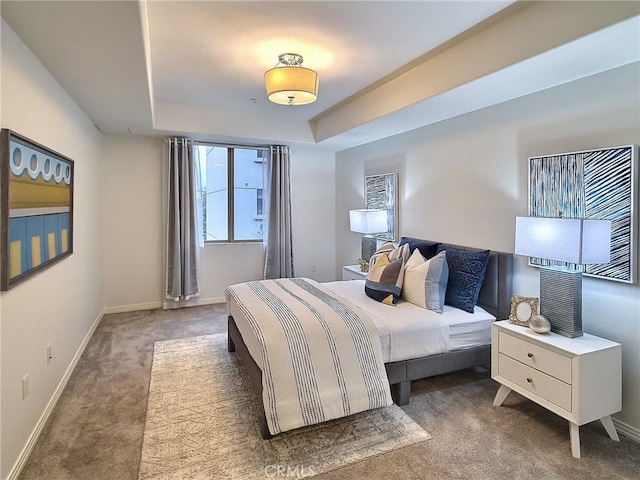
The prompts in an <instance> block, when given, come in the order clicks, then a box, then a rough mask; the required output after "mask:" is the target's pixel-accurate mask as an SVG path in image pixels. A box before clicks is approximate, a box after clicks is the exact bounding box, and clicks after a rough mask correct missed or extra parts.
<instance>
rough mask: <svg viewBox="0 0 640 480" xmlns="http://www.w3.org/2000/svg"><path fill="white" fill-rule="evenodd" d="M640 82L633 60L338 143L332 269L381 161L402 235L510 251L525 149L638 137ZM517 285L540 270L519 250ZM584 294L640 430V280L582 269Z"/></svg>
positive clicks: (626, 411)
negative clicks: (616, 354) (609, 343)
mask: <svg viewBox="0 0 640 480" xmlns="http://www.w3.org/2000/svg"><path fill="white" fill-rule="evenodd" d="M639 85H640V68H639V65H638V64H635V65H630V66H627V67H622V68H619V69H617V70H613V71H610V72H607V73H603V74H600V75H597V76H593V77H590V78H586V79H582V80H579V81H576V82H572V83H569V84H566V85H563V86H560V87H556V88H554V89H550V90H547V91H545V92H541V93H537V94H534V95H530V96H528V97H524V98H521V99H518V100H513V101H510V102H507V103H504V104H501V105H497V106H494V107H490V108H486V109H484V110H480V111H477V112H474V113H471V114H468V115H464V116H461V117H458V118H455V119H451V120H448V121H444V122H440V123H438V124H435V125H432V126H428V127H423V128H421V129H418V130H414V131H412V132H408V133H405V134H402V135H397V136H394V137H390V138H387V139H384V140H381V141H378V142H374V143H371V144H367V145H364V146H361V147H358V148H354V149H350V150H346V151H344V152H340V153H338V154H337V156H336V225H337V226H336V228H337V235H336V252H337V264H336V270H338V269H339V268H340V266H341V265H344V264H348V263H353V259H354V258H357V255H358V251H359V237H358V236H357V235H354V234H353V233H351V232H349V228H348V221H347V219H346V212H347V211H348V210H349V209H350V208H354V207H358V206H360V205H362V195H363V192H362V188H363V187H362V183H363V176H364V175H365V174H370V173H381V172H384V171H396V172H398V174H399V216H400V218H399V222H400V226H399V229H400V233H401V235H407V236H415V237H420V238H426V239H431V240H440V241H445V242H451V243H457V244H463V245H471V246H476V247H483V248H491V249H496V250H503V251H508V252H513V242H514V217H515V216H516V215H526V214H527V170H526V168H527V159H528V157H530V156H534V155H540V154H546V153H548V154H553V153H560V152H567V151H575V150H584V149H591V148H598V147H608V146H614V145H628V144H633V143H635V144H638V143H640V87H639ZM639 210H640V209H639ZM636 215H637V213H636ZM637 238H638V237H637ZM513 288H514V292H515V293H520V294H522V295H533V296H538V294H539V291H538V289H539V281H538V271H537V270H536V269H535V268H532V267H528V266H527V265H526V260H525V259H522V258H518V257H516V265H515V280H514V285H513ZM583 301H584V308H583V311H584V329H585V331H587V332H589V333H593V334H596V335H600V336H603V337H606V338H609V339H611V340H615V341H618V342H620V343H621V344H622V352H623V353H622V355H623V410H622V412H621V413H619V414H617V415H616V416H615V417H616V418H617V420H618V421H620V422H623V423H624V424H625V425H626V426H628V427H630V428H631V431H632V433H633V434H635V435H640V285H639V284H638V283H636V284H635V285H626V284H620V283H616V282H611V281H606V280H598V279H593V278H585V279H584V288H583Z"/></svg>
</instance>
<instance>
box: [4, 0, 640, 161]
mask: <svg viewBox="0 0 640 480" xmlns="http://www.w3.org/2000/svg"><path fill="white" fill-rule="evenodd" d="M555 8H559V7H555ZM0 9H1V13H2V17H3V18H4V19H5V20H6V21H7V23H8V24H9V25H10V26H11V27H12V28H13V29H14V31H15V32H16V33H17V34H18V35H19V36H20V37H21V38H22V40H23V41H24V42H25V44H26V45H27V46H28V47H29V48H30V49H31V50H32V51H33V52H34V53H35V55H36V56H37V57H38V58H39V59H40V60H41V62H42V63H43V64H44V66H45V67H46V68H47V69H48V70H49V71H50V72H51V73H52V75H53V76H54V77H55V78H56V79H57V80H58V81H59V83H60V84H61V85H62V86H63V87H64V88H65V90H66V91H67V92H68V93H69V94H70V95H71V96H72V97H73V98H74V100H75V101H76V102H77V103H78V104H79V105H80V107H81V108H82V109H83V110H84V111H85V112H86V113H87V115H88V116H89V117H90V118H91V120H92V121H93V122H94V123H95V124H96V125H97V126H98V127H99V128H100V129H101V130H102V131H105V132H109V133H133V134H169V133H171V134H179V135H187V136H192V137H197V138H207V139H211V140H218V141H233V142H251V143H273V142H277V143H289V144H299V145H305V144H306V145H318V146H320V147H323V148H328V149H332V150H340V149H344V148H348V147H351V146H354V145H357V144H361V143H364V142H368V141H372V140H375V139H377V138H381V137H384V136H388V135H392V134H395V133H400V132H402V131H406V130H410V129H413V128H417V127H419V126H422V125H425V124H428V123H433V122H435V121H439V120H442V119H444V118H450V117H452V116H455V115H459V114H462V113H466V112H468V111H472V110H474V109H478V108H483V107H485V106H488V105H492V104H495V103H499V102H501V101H505V100H508V99H510V98H516V97H518V96H521V95H526V94H529V93H532V92H535V91H538V90H541V89H544V88H549V87H551V86H554V85H558V84H561V83H565V82H567V81H571V80H574V79H576V78H581V77H584V76H586V75H591V74H594V73H598V72H600V71H604V70H607V69H610V68H615V67H617V66H620V65H625V64H628V63H631V62H637V61H638V60H639V59H640V33H639V32H640V17H639V16H637V15H636V16H631V18H630V19H628V20H626V21H622V22H619V21H615V22H614V21H612V20H603V21H602V23H603V24H606V22H607V21H608V22H609V23H611V24H612V25H605V28H600V27H601V26H602V25H599V24H597V22H596V24H594V25H593V26H592V25H586V26H585V28H584V29H582V30H580V29H579V28H578V29H576V31H575V32H569V33H564V32H563V33H562V35H564V36H558V35H560V34H556V33H554V34H553V35H551V37H554V36H558V38H557V39H556V38H553V41H546V40H545V41H541V42H538V40H537V39H536V37H535V36H533V37H530V38H529V39H528V40H527V37H526V35H520V33H521V32H520V31H518V30H516V31H517V32H518V36H513V35H512V37H511V38H513V44H511V41H509V42H505V41H504V37H503V38H502V40H501V39H500V37H499V35H501V33H500V31H501V30H502V31H503V33H502V35H505V33H504V32H505V31H506V30H505V29H506V28H507V27H504V26H502V24H500V23H499V22H501V21H503V19H504V18H508V17H509V16H512V17H510V18H516V17H514V16H517V15H520V16H522V15H523V11H524V12H525V13H527V14H530V15H531V18H532V19H534V20H532V21H531V24H532V26H535V15H534V13H535V11H534V10H533V9H531V8H529V7H527V8H524V7H523V5H522V4H513V2H512V1H440V2H436V1H414V2H397V1H391V2H384V1H368V2H348V1H343V2H330V1H284V2H271V1H254V2H246V1H228V2H218V1H198V2H191V1H159V0H148V1H146V2H136V1H85V2H82V1H80V2H77V1H76V2H64V1H62V2H60V1H29V2H25V1H6V0H3V1H2V3H1V4H0ZM505 9H506V10H505ZM528 9H529V10H531V12H526V10H528ZM569 13H570V14H571V15H572V16H575V12H573V13H571V12H569ZM562 14H563V13H562V12H560V13H558V14H556V15H554V17H560V18H561V16H562ZM599 16H600V17H601V16H602V15H599ZM627 17H628V15H627ZM522 18H524V17H522ZM539 21H540V20H539ZM558 21H560V20H558ZM512 23H513V24H514V26H511V28H516V29H517V28H521V27H518V23H517V22H516V21H515V20H514V21H513V22H512ZM584 23H585V24H586V23H587V22H584ZM545 24H546V23H545ZM487 27H488V29H486V30H485V28H487ZM492 28H493V29H494V30H495V31H496V33H495V34H493V32H492V30H491V29H492ZM555 30H562V29H558V28H556V29H555ZM568 30H570V29H568ZM487 32H489V33H487ZM491 35H494V37H495V38H493V39H492V37H491ZM472 36H473V38H472V41H473V42H474V44H475V45H482V44H483V43H482V42H487V43H486V45H487V48H485V49H484V50H482V51H481V52H479V53H478V54H477V55H471V52H473V50H472V47H469V46H468V45H467V44H465V39H468V38H470V37H472ZM542 36H544V35H543V34H542V32H541V37H542ZM520 37H522V38H520ZM452 39H453V40H452ZM547 40H548V39H547ZM519 42H520V43H519ZM467 43H469V42H467ZM538 43H539V44H538ZM443 44H444V46H443ZM489 47H491V51H489ZM284 52H294V53H299V54H301V55H303V56H304V66H306V67H308V68H312V69H314V70H316V71H317V72H318V73H319V75H320V92H319V98H318V101H316V102H315V103H313V104H310V105H306V106H295V107H289V106H281V105H274V104H272V103H270V102H269V101H268V100H267V99H266V95H265V91H264V83H263V74H264V72H265V71H266V70H268V69H269V68H271V67H273V66H274V65H275V64H276V62H277V57H278V55H279V54H280V53H284ZM436 54H440V55H436ZM456 55H457V56H456ZM500 58H504V59H505V60H504V61H498V60H499V59H500ZM447 62H449V64H447ZM494 64H495V65H494ZM447 65H450V66H449V67H447ZM488 65H490V66H491V68H489V67H488ZM438 66H439V67H438ZM445 67H446V68H445ZM438 68H439V70H438ZM421 71H422V72H423V73H420V72H421ZM425 72H428V74H429V76H428V77H425V76H424V75H425V74H426V73H425ZM420 75H423V77H421V76H420ZM424 78H427V79H428V80H427V81H426V82H425V81H423V80H424ZM425 84H429V85H426V86H425ZM436 87H437V88H436ZM429 89H430V90H429ZM395 90H397V91H398V92H402V91H404V92H403V93H398V92H396V91H395ZM408 97H411V98H408ZM252 99H255V100H252ZM387 99H395V100H393V101H391V100H387Z"/></svg>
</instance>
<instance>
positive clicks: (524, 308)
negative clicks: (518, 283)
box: [509, 293, 540, 327]
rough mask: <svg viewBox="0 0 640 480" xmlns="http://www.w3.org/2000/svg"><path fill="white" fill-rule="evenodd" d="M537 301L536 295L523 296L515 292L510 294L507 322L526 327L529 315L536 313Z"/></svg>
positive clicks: (538, 301)
mask: <svg viewBox="0 0 640 480" xmlns="http://www.w3.org/2000/svg"><path fill="white" fill-rule="evenodd" d="M539 303H540V300H539V299H538V298H536V297H523V296H521V295H517V294H515V293H514V294H512V295H511V313H510V314H509V323H513V324H515V325H521V326H523V327H528V326H529V320H530V319H531V317H533V316H534V315H536V314H537V313H538V305H539Z"/></svg>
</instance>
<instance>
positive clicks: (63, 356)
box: [0, 20, 102, 478]
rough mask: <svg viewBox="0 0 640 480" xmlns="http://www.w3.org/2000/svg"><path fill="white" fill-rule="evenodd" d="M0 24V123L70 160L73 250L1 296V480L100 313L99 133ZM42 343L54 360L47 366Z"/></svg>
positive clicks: (18, 453) (6, 473)
mask: <svg viewBox="0 0 640 480" xmlns="http://www.w3.org/2000/svg"><path fill="white" fill-rule="evenodd" d="M1 30H2V58H1V62H2V63H1V67H2V96H1V98H2V103H1V105H2V127H3V128H10V129H12V130H15V131H16V132H18V133H20V134H22V135H25V136H26V137H28V138H31V139H33V140H35V141H37V142H38V143H41V144H43V145H46V146H48V147H50V148H51V149H53V150H55V151H57V152H60V153H61V154H63V155H65V156H67V157H69V158H71V159H73V160H74V162H75V163H74V166H75V184H74V222H73V255H71V256H70V257H68V258H66V259H64V260H63V261H61V262H60V263H57V264H56V265H54V266H52V267H51V268H49V269H47V270H45V271H43V272H41V273H39V274H37V275H35V276H34V277H32V278H30V279H29V280H27V281H25V282H24V283H22V284H20V285H17V286H15V287H14V288H12V289H11V290H10V291H8V292H3V293H2V294H1V299H2V301H1V308H2V312H1V316H0V319H1V322H2V324H1V335H0V338H1V341H2V345H1V349H0V352H1V355H2V358H1V362H0V363H1V366H2V390H1V398H2V411H1V419H2V420H1V421H2V444H1V448H0V456H1V458H2V466H1V471H0V477H1V478H7V476H8V474H9V472H10V471H11V470H12V468H13V467H14V464H15V462H16V460H17V459H18V458H19V456H20V453H21V451H22V450H23V448H24V447H25V445H26V443H27V440H28V439H29V437H30V435H31V433H32V431H33V430H34V429H36V428H39V427H41V426H42V425H41V424H39V420H40V419H41V416H42V415H43V412H45V411H46V410H47V408H48V407H49V406H50V403H49V402H50V400H51V399H52V397H54V395H55V394H56V392H57V391H58V390H57V387H58V385H59V383H60V382H61V381H63V380H64V378H65V374H66V373H67V368H68V367H69V365H71V364H72V363H73V361H74V357H75V355H76V353H77V352H78V351H79V349H80V348H81V347H82V344H83V341H84V340H85V337H86V336H87V335H88V334H89V333H90V332H91V329H92V327H93V326H94V325H95V324H96V322H97V321H98V320H99V318H100V314H101V309H102V277H101V273H100V272H101V268H102V252H101V249H100V243H101V238H100V220H101V218H100V182H99V178H100V172H99V166H100V164H99V160H100V147H101V135H100V133H99V132H98V131H97V130H96V129H95V128H94V126H93V124H92V123H91V121H89V119H88V118H87V117H86V116H85V115H84V113H83V112H82V111H81V110H80V109H79V108H78V106H77V105H76V104H75V103H74V102H73V101H72V100H71V99H70V97H69V96H68V95H67V94H66V93H65V92H64V90H63V89H62V88H61V87H60V86H59V85H58V83H57V82H56V81H55V80H54V79H53V77H51V75H50V74H49V73H48V71H47V70H45V68H44V67H43V66H42V65H41V64H40V62H39V61H38V60H37V59H36V58H35V57H34V56H33V55H32V53H31V52H30V51H29V50H28V49H27V48H26V47H25V45H24V44H23V43H22V41H20V39H19V38H18V37H17V36H16V35H15V33H14V32H13V31H12V30H11V28H10V27H9V26H8V25H7V24H6V23H5V22H4V20H2V28H1ZM49 344H51V345H53V360H52V361H51V363H50V364H49V365H47V362H46V347H47V345H49ZM27 374H28V375H29V395H28V397H27V398H26V399H25V400H23V399H22V387H21V380H22V378H23V377H24V376H25V375H27Z"/></svg>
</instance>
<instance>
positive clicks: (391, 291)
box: [364, 242, 409, 305]
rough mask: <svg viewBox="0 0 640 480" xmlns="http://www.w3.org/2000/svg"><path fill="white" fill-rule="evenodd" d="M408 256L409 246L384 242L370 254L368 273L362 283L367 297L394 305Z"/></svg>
mask: <svg viewBox="0 0 640 480" xmlns="http://www.w3.org/2000/svg"><path fill="white" fill-rule="evenodd" d="M408 258H409V246H408V245H403V246H402V247H398V248H395V247H394V246H393V243H392V242H385V243H384V245H382V246H381V247H380V248H379V249H378V250H376V252H375V253H374V254H373V255H372V256H371V262H370V264H369V273H368V274H367V280H366V282H365V285H364V292H365V293H366V294H367V296H368V297H371V298H373V299H374V300H377V301H378V302H382V303H384V304H386V305H395V304H396V303H397V301H398V299H399V298H400V293H401V292H402V281H403V280H404V265H405V263H406V261H407V259H408Z"/></svg>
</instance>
